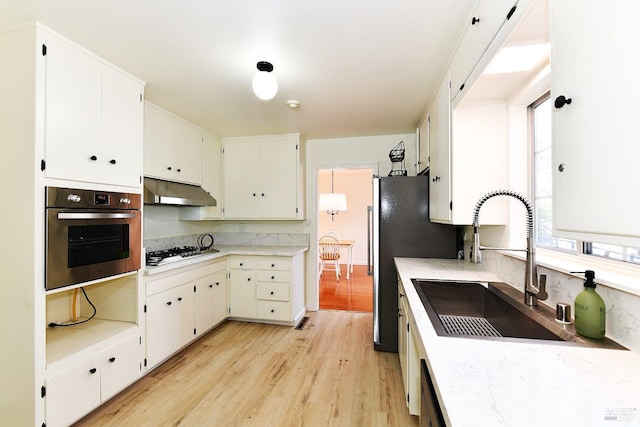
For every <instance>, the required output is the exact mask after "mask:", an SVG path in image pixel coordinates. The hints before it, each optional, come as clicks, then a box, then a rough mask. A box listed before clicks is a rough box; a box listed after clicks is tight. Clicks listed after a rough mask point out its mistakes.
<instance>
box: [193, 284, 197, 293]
mask: <svg viewBox="0 0 640 427" xmlns="http://www.w3.org/2000/svg"><path fill="white" fill-rule="evenodd" d="M193 293H194V294H195V293H196V285H193Z"/></svg>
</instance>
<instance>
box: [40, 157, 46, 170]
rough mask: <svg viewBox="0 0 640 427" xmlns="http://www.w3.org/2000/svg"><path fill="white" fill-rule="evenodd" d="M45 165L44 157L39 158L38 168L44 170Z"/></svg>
mask: <svg viewBox="0 0 640 427" xmlns="http://www.w3.org/2000/svg"><path fill="white" fill-rule="evenodd" d="M46 165H47V162H45V161H44V159H42V160H40V170H41V171H44V169H45V166H46Z"/></svg>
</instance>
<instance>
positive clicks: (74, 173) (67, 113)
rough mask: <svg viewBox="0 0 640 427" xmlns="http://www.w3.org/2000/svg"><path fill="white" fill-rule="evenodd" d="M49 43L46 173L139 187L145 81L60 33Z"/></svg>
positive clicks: (51, 38) (46, 71) (47, 174)
mask: <svg viewBox="0 0 640 427" xmlns="http://www.w3.org/2000/svg"><path fill="white" fill-rule="evenodd" d="M45 46H46V54H45V62H46V65H45V97H44V99H45V161H46V166H45V175H46V177H47V178H57V179H65V180H72V181H83V182H95V183H103V184H112V185H123V186H130V187H139V186H140V184H141V176H142V173H141V172H142V93H143V88H144V87H143V84H142V83H141V82H139V81H138V80H136V79H134V78H132V77H130V76H128V75H126V74H125V73H123V72H121V71H120V70H117V69H115V68H112V67H110V66H108V65H107V64H106V63H104V62H102V61H99V60H98V59H96V58H95V57H93V56H91V55H89V54H88V53H85V52H84V51H82V50H80V49H79V48H77V47H75V46H73V45H71V44H69V43H67V42H65V41H63V40H59V39H58V38H56V37H53V36H47V37H46V42H45ZM43 49H45V48H44V47H43ZM44 52H45V51H43V53H44Z"/></svg>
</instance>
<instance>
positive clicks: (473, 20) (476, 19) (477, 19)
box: [471, 16, 480, 25]
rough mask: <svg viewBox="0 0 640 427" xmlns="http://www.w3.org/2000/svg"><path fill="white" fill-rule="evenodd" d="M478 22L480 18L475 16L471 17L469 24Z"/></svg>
mask: <svg viewBox="0 0 640 427" xmlns="http://www.w3.org/2000/svg"><path fill="white" fill-rule="evenodd" d="M478 22H480V18H476V17H475V16H474V17H473V18H471V25H476V24H477V23H478Z"/></svg>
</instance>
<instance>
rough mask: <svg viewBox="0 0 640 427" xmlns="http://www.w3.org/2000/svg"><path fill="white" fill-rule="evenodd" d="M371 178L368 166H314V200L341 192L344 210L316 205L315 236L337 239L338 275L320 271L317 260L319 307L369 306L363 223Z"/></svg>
mask: <svg viewBox="0 0 640 427" xmlns="http://www.w3.org/2000/svg"><path fill="white" fill-rule="evenodd" d="M372 178H373V169H371V168H355V167H354V168H351V167H344V168H341V167H334V168H331V169H320V170H318V177H317V179H318V187H317V188H318V194H317V198H318V200H319V199H320V195H321V194H325V195H326V194H331V193H333V194H344V195H345V197H346V210H341V209H343V208H344V207H340V210H338V209H337V208H336V207H335V206H334V207H333V208H334V209H333V210H331V209H330V210H329V211H327V209H326V208H327V206H319V212H318V221H317V225H318V228H317V236H318V240H320V238H321V237H322V236H324V235H326V234H327V233H333V234H335V235H337V237H338V240H339V241H340V258H339V271H340V275H339V278H336V274H335V272H334V271H333V270H326V269H325V270H324V271H321V269H322V268H321V262H320V260H318V277H319V283H318V285H319V303H320V309H321V310H347V311H360V312H371V311H372V310H373V277H372V276H371V275H370V274H369V269H370V267H369V265H370V259H371V256H370V246H369V241H368V239H369V227H368V223H367V220H368V215H369V213H368V209H367V208H368V206H371V204H372V201H373V190H372ZM323 197H326V196H323ZM328 207H329V208H331V207H332V206H328Z"/></svg>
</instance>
